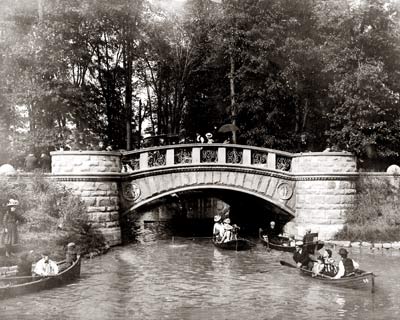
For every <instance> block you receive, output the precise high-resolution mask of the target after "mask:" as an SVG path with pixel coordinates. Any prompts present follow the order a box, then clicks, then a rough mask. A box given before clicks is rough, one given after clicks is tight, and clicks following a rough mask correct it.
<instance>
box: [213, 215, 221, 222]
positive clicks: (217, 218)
mask: <svg viewBox="0 0 400 320" xmlns="http://www.w3.org/2000/svg"><path fill="white" fill-rule="evenodd" d="M220 220H221V216H220V215H219V214H217V215H216V216H214V221H215V222H218V221H220Z"/></svg>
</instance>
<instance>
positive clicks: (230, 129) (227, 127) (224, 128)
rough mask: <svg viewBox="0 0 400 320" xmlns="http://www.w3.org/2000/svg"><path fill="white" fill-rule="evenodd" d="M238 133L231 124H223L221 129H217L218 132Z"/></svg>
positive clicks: (236, 128)
mask: <svg viewBox="0 0 400 320" xmlns="http://www.w3.org/2000/svg"><path fill="white" fill-rule="evenodd" d="M236 131H239V128H238V127H237V126H236V125H234V124H233V123H228V124H224V125H223V126H222V127H221V128H219V129H218V132H223V133H224V132H236Z"/></svg>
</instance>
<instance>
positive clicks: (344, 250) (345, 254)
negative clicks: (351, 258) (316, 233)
mask: <svg viewBox="0 0 400 320" xmlns="http://www.w3.org/2000/svg"><path fill="white" fill-rule="evenodd" d="M338 253H339V255H341V256H347V255H348V253H349V252H348V251H347V250H346V249H345V248H340V249H339V252H338Z"/></svg>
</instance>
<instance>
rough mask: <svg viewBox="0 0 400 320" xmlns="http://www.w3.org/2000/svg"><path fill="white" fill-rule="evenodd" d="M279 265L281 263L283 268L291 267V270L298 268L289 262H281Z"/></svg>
mask: <svg viewBox="0 0 400 320" xmlns="http://www.w3.org/2000/svg"><path fill="white" fill-rule="evenodd" d="M279 263H280V264H281V265H282V266H286V267H290V268H295V269H297V267H296V266H295V265H294V264H291V263H289V262H286V261H283V260H280V261H279Z"/></svg>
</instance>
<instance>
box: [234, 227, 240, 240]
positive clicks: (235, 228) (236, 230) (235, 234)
mask: <svg viewBox="0 0 400 320" xmlns="http://www.w3.org/2000/svg"><path fill="white" fill-rule="evenodd" d="M239 230H240V227H239V226H238V225H237V224H233V225H232V239H234V240H237V239H238V233H239Z"/></svg>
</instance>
